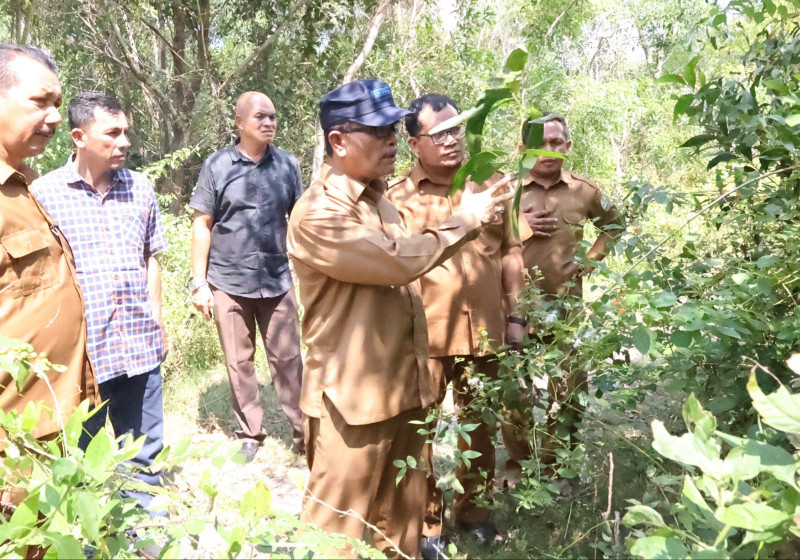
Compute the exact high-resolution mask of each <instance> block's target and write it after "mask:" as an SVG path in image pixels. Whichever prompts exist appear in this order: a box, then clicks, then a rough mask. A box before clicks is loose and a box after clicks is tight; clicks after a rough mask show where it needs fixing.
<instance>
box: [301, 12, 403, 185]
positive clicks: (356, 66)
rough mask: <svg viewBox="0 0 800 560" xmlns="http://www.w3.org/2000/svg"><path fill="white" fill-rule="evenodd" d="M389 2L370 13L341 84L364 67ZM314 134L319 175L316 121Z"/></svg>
mask: <svg viewBox="0 0 800 560" xmlns="http://www.w3.org/2000/svg"><path fill="white" fill-rule="evenodd" d="M391 3H392V0H381V1H380V3H379V4H378V6H377V7H376V8H375V12H374V13H373V14H372V17H371V18H370V20H369V23H368V24H367V35H366V37H365V38H364V44H363V45H362V46H361V52H359V53H358V56H357V57H356V59H355V60H354V61H353V63H352V64H350V67H349V68H348V69H347V70H346V71H345V73H344V76H343V77H342V84H348V83H350V82H352V81H353V78H355V76H356V74H358V72H359V71H360V70H361V69H362V68H363V67H364V63H365V62H366V61H367V57H368V56H369V53H370V52H371V51H372V48H373V47H374V46H375V41H376V40H377V39H378V32H379V31H380V29H381V24H383V17H384V15H385V14H386V10H387V8H388V7H389V5H390V4H391ZM315 136H316V145H315V147H314V165H313V168H312V176H313V177H316V176H317V175H319V171H320V169H321V168H322V160H323V159H324V157H325V138H324V136H323V134H322V129H321V128H320V126H319V123H317V128H316V134H315Z"/></svg>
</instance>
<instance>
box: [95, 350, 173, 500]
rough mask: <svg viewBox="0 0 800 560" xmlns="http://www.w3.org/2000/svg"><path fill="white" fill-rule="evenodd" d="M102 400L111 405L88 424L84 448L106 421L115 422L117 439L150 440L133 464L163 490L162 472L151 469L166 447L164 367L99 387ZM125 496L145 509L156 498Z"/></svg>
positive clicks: (142, 494) (142, 478) (129, 493)
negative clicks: (162, 375) (129, 437)
mask: <svg viewBox="0 0 800 560" xmlns="http://www.w3.org/2000/svg"><path fill="white" fill-rule="evenodd" d="M99 388H100V398H101V399H102V400H103V401H108V402H107V403H105V404H104V405H102V408H101V409H100V410H99V411H98V412H97V413H96V414H95V415H94V416H92V417H91V418H90V419H89V420H87V421H86V423H85V424H84V426H83V427H84V433H83V435H82V436H81V440H80V446H81V448H82V449H86V446H87V445H89V441H90V439H91V438H92V437H94V436H95V435H97V434H98V433H99V432H100V430H102V429H103V427H104V426H105V425H106V417H109V418H110V419H111V426H112V427H113V428H114V434H115V435H116V437H120V436H121V435H123V434H130V435H132V436H133V438H134V439H138V438H139V437H141V436H142V435H145V436H147V437H146V439H145V442H144V445H143V446H142V449H141V450H140V451H139V453H138V454H137V455H136V457H134V458H133V460H132V461H131V463H133V464H134V465H135V466H137V467H141V468H143V469H144V470H140V471H139V472H138V473H136V475H135V476H136V478H137V479H138V480H140V481H142V482H146V483H147V484H150V485H152V486H161V485H162V479H161V472H160V471H159V472H150V471H148V470H147V467H149V466H150V465H152V464H153V460H154V459H155V458H156V455H158V454H159V453H160V452H161V450H162V449H163V447H164V443H163V439H164V438H163V436H164V408H163V404H162V398H161V367H160V366H159V367H157V368H156V369H154V370H152V371H149V372H147V373H142V374H140V375H135V376H133V377H127V376H125V375H123V376H120V377H115V378H114V379H111V380H109V381H105V382H103V383H100V384H99ZM124 495H125V496H127V497H130V498H135V499H137V500H139V503H140V504H141V505H142V506H143V507H146V508H147V507H149V506H150V502H151V501H152V499H153V495H152V494H148V493H146V492H135V491H126V492H124Z"/></svg>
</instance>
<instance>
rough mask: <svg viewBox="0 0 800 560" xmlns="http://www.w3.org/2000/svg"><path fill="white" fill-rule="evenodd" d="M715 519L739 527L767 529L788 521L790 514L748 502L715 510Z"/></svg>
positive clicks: (753, 529) (752, 529)
mask: <svg viewBox="0 0 800 560" xmlns="http://www.w3.org/2000/svg"><path fill="white" fill-rule="evenodd" d="M717 519H719V520H720V521H721V522H722V523H725V524H726V525H730V526H732V527H737V528H739V529H746V530H748V531H767V530H769V529H772V528H773V527H776V526H778V525H780V524H781V523H783V522H785V521H788V520H789V519H791V516H790V515H789V514H788V513H785V512H783V511H780V510H777V509H775V508H771V507H769V506H768V505H766V504H762V503H756V502H749V503H745V504H734V505H732V506H728V507H724V508H722V511H718V512H717Z"/></svg>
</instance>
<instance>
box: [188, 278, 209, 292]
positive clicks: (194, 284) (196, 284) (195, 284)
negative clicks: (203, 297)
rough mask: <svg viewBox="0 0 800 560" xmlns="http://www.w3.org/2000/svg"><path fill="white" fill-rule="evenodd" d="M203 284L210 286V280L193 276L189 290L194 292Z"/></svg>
mask: <svg viewBox="0 0 800 560" xmlns="http://www.w3.org/2000/svg"><path fill="white" fill-rule="evenodd" d="M203 286H208V280H195V279H194V278H192V281H191V282H189V291H190V292H192V293H194V292H196V291H197V290H199V289H200V288H202V287H203Z"/></svg>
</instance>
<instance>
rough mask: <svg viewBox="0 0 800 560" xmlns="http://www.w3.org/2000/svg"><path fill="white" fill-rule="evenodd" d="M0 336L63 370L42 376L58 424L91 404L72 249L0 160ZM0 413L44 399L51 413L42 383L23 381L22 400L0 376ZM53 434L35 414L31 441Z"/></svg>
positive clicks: (93, 390)
mask: <svg viewBox="0 0 800 560" xmlns="http://www.w3.org/2000/svg"><path fill="white" fill-rule="evenodd" d="M0 334H2V335H3V336H6V337H10V338H15V339H19V340H22V341H24V342H27V343H29V344H31V345H32V346H33V348H34V350H36V351H37V352H44V353H45V354H47V357H48V359H49V360H50V361H51V362H53V363H54V364H60V365H63V366H66V368H67V369H66V370H65V371H63V372H61V373H58V372H52V371H51V372H50V373H49V375H48V377H49V380H50V383H51V385H52V387H53V390H54V392H55V394H56V396H57V397H58V402H59V405H60V407H61V410H62V412H63V413H64V416H65V418H64V421H65V422H66V420H67V418H68V417H69V415H70V414H71V412H72V409H73V408H74V407H75V405H77V404H78V403H80V401H81V400H83V399H85V398H88V399H90V400H92V401H95V400H96V396H97V394H98V393H97V386H96V383H95V379H94V375H92V368H91V365H90V363H89V358H88V355H87V353H86V320H85V318H84V314H83V296H82V295H81V291H80V288H79V286H78V281H77V276H76V274H75V268H74V260H73V257H72V251H71V250H70V248H69V245H68V244H67V241H66V239H65V238H64V237H63V236H62V235H61V232H60V231H58V230H57V229H56V228H55V226H54V222H53V219H52V218H51V217H50V215H49V214H48V213H47V212H45V210H44V209H43V208H42V207H41V206H40V205H39V203H38V202H37V201H36V199H35V198H33V195H31V194H30V192H29V191H28V180H27V179H26V178H25V176H24V175H23V174H22V173H20V172H19V171H17V170H15V169H14V168H12V167H10V166H9V165H7V164H5V163H3V162H0ZM0 386H1V387H2V388H0V391H1V392H0V407H2V409H3V410H11V409H14V410H18V411H21V410H22V409H24V408H25V406H26V405H27V404H28V402H29V401H40V400H41V401H44V402H45V404H46V405H47V406H48V407H50V408H51V409H52V410H54V411H55V406H54V402H53V398H52V396H51V393H50V390H49V389H48V388H47V384H46V383H45V382H44V381H43V380H41V379H39V378H37V377H36V376H33V375H32V376H31V377H29V378H28V380H27V381H26V382H25V386H24V388H23V390H22V394H19V393H18V392H17V386H16V383H15V382H14V381H13V379H12V378H11V375H9V374H8V373H6V372H2V371H0ZM59 429H60V425H59V423H58V421H57V420H56V421H52V420H50V418H49V416H48V415H46V414H43V415H42V417H41V419H40V421H39V424H38V425H37V426H36V429H35V430H34V431H33V434H34V435H35V436H36V437H44V436H48V435H50V434H52V433H54V432H56V431H58V430H59Z"/></svg>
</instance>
